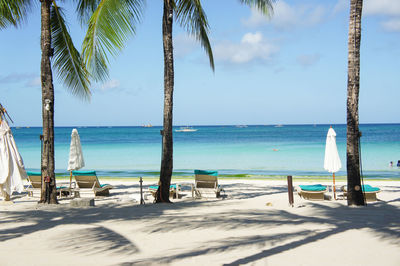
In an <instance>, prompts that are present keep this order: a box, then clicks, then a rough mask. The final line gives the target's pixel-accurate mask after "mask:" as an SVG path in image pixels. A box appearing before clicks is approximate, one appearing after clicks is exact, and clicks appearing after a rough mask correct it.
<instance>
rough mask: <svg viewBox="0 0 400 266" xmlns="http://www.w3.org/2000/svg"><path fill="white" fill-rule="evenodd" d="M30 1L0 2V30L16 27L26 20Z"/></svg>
mask: <svg viewBox="0 0 400 266" xmlns="http://www.w3.org/2000/svg"><path fill="white" fill-rule="evenodd" d="M31 5H32V2H31V0H0V29H3V28H6V27H8V26H11V25H12V26H18V24H19V23H21V22H23V21H24V20H25V18H26V13H27V12H28V11H29V10H30V7H31Z"/></svg>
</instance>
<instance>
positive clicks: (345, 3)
mask: <svg viewBox="0 0 400 266" xmlns="http://www.w3.org/2000/svg"><path fill="white" fill-rule="evenodd" d="M349 8H350V1H349V0H338V2H337V3H336V5H335V6H334V7H333V14H336V13H339V12H341V11H343V10H349Z"/></svg>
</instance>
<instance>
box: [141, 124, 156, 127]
mask: <svg viewBox="0 0 400 266" xmlns="http://www.w3.org/2000/svg"><path fill="white" fill-rule="evenodd" d="M142 127H153V125H152V124H150V123H149V124H146V125H142Z"/></svg>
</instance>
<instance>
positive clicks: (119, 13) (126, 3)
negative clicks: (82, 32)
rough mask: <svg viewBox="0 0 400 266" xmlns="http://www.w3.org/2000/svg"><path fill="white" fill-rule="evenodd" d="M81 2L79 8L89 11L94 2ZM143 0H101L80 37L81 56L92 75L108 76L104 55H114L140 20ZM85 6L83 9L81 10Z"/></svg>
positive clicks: (101, 78) (104, 78)
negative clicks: (84, 32)
mask: <svg viewBox="0 0 400 266" xmlns="http://www.w3.org/2000/svg"><path fill="white" fill-rule="evenodd" d="M92 1H94V2H93V5H89V4H88V3H86V4H85V5H82V4H81V6H82V10H83V11H82V12H83V14H85V12H87V14H89V13H90V10H92V9H93V7H94V5H95V4H96V0H92ZM144 2H145V0H101V1H99V2H98V5H97V7H96V10H95V11H94V13H93V14H92V16H91V17H90V19H89V25H88V31H87V33H86V36H85V39H84V41H83V48H82V49H83V58H84V62H85V65H86V66H87V68H88V70H89V71H90V73H91V74H92V75H93V77H94V79H95V80H97V81H99V80H100V81H105V80H106V79H107V78H108V64H109V60H108V55H112V56H116V55H117V53H118V52H119V51H121V50H122V49H123V47H124V44H125V42H126V40H127V38H128V36H129V35H133V34H135V26H136V24H137V23H138V22H139V21H140V20H141V14H142V13H141V11H142V9H143V8H142V6H143V4H144ZM85 10H86V11H85Z"/></svg>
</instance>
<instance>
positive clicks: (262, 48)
mask: <svg viewBox="0 0 400 266" xmlns="http://www.w3.org/2000/svg"><path fill="white" fill-rule="evenodd" d="M277 51H278V48H277V47H276V46H275V45H273V44H272V43H271V42H269V41H267V40H265V39H264V37H263V35H262V34H261V33H260V32H256V33H246V34H245V35H244V36H243V37H242V40H241V41H240V43H238V44H236V43H232V42H227V41H226V42H223V43H219V44H217V45H216V46H215V48H214V57H215V58H216V60H220V61H223V62H228V63H233V64H244V63H249V62H252V61H259V60H262V61H268V60H270V59H271V56H272V55H273V54H274V53H276V52H277Z"/></svg>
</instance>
